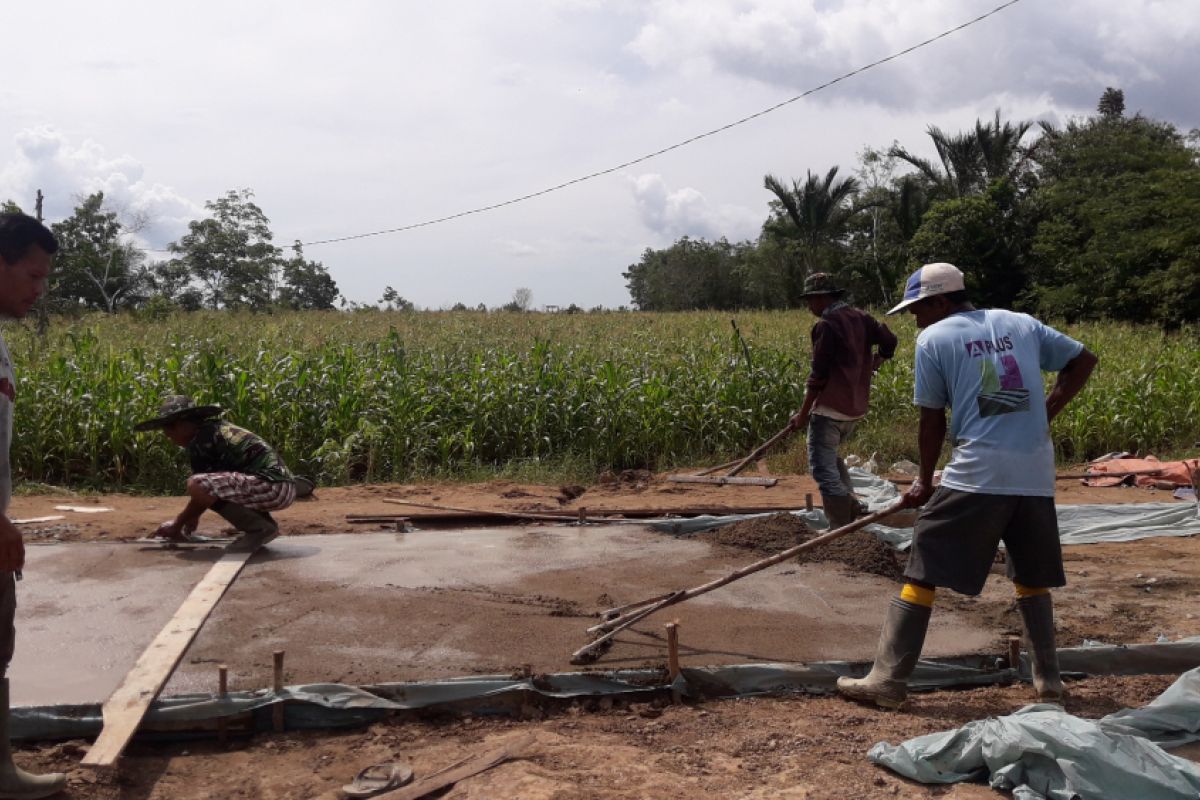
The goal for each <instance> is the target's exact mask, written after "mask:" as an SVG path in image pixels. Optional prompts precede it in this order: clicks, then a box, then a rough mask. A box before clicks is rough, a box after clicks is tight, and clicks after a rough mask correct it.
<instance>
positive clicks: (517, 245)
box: [496, 239, 542, 258]
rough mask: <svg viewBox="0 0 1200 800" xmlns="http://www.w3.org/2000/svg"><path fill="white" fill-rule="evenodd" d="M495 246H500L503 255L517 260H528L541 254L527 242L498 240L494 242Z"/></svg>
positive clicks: (538, 249)
mask: <svg viewBox="0 0 1200 800" xmlns="http://www.w3.org/2000/svg"><path fill="white" fill-rule="evenodd" d="M496 244H498V245H500V247H501V248H502V249H503V250H504V252H505V253H507V254H508V255H510V256H516V257H517V258H528V257H529V256H536V255H538V254H540V253H541V252H542V251H541V249H540V248H539V247H536V246H535V245H532V244H529V243H528V242H519V241H517V240H516V239H498V240H496Z"/></svg>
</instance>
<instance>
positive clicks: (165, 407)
mask: <svg viewBox="0 0 1200 800" xmlns="http://www.w3.org/2000/svg"><path fill="white" fill-rule="evenodd" d="M220 413H221V407H220V406H198V405H196V402H195V401H194V400H192V398H190V397H188V396H187V395H185V394H173V395H170V396H169V397H167V399H165V400H163V402H162V405H161V406H159V407H158V416H157V417H155V418H154V419H148V420H146V421H144V422H139V423H138V424H137V425H134V426H133V429H134V430H135V431H152V430H154V429H155V428H162V427H165V426H167V425H170V424H171V423H172V422H175V421H176V420H181V419H208V418H209V417H215V416H217V415H218V414H220Z"/></svg>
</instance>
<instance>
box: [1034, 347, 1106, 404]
mask: <svg viewBox="0 0 1200 800" xmlns="http://www.w3.org/2000/svg"><path fill="white" fill-rule="evenodd" d="M1099 361H1100V359H1099V358H1097V357H1096V354H1095V353H1093V352H1092V351H1091V350H1088V349H1087V348H1086V347H1085V348H1083V351H1082V352H1080V354H1079V355H1077V356H1075V357H1074V358H1072V359H1071V360H1070V361H1068V362H1067V365H1066V366H1065V367H1063V368H1062V369H1061V370H1059V371H1058V378H1057V379H1056V380H1055V381H1054V388H1052V389H1051V390H1050V394H1048V395H1046V419H1047V420H1053V419H1054V418H1055V417H1057V416H1058V414H1059V412H1060V411H1062V410H1063V409H1064V408H1066V407H1067V403H1070V402H1071V400H1072V399H1073V398H1074V397H1075V395H1077V394H1079V391H1080V390H1081V389H1083V387H1084V386H1085V385H1087V382H1088V379H1089V378H1090V377H1092V370H1094V369H1095V368H1096V364H1097V362H1099Z"/></svg>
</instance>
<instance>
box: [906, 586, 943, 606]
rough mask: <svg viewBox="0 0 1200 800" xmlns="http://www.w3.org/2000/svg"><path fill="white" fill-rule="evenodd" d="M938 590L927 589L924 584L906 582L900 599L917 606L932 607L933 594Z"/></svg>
mask: <svg viewBox="0 0 1200 800" xmlns="http://www.w3.org/2000/svg"><path fill="white" fill-rule="evenodd" d="M936 592H937V589H926V588H925V587H924V586H917V585H916V584H915V583H906V584H904V588H903V589H901V590H900V599H901V600H903V601H905V602H906V603H912V604H913V605H915V606H925V608H932V607H933V596H934V594H935V593H936Z"/></svg>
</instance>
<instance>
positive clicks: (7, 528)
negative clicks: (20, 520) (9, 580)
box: [0, 514, 25, 572]
mask: <svg viewBox="0 0 1200 800" xmlns="http://www.w3.org/2000/svg"><path fill="white" fill-rule="evenodd" d="M24 568H25V540H24V538H22V536H21V531H20V530H19V529H18V528H17V526H16V525H14V524H13V523H12V520H10V519H9V518H8V517H7V516H6V515H4V514H0V571H3V572H17V571H19V570H22V569H24Z"/></svg>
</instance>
